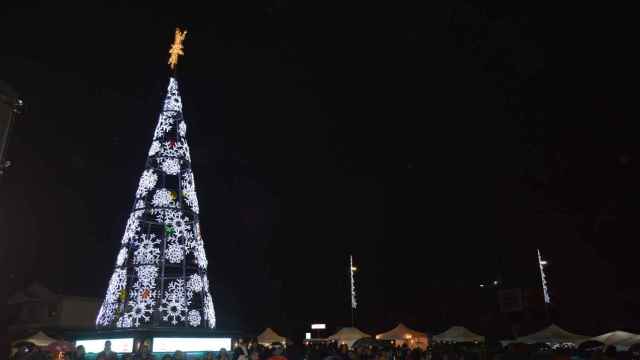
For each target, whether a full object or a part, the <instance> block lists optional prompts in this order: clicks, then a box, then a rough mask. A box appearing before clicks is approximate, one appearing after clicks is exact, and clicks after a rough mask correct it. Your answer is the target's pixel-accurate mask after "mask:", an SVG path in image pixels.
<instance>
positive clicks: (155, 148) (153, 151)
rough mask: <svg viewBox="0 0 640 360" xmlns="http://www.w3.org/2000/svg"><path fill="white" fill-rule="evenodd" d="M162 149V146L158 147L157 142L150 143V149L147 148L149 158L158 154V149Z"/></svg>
mask: <svg viewBox="0 0 640 360" xmlns="http://www.w3.org/2000/svg"><path fill="white" fill-rule="evenodd" d="M161 148H162V145H160V142H159V141H154V142H152V143H151V147H150V148H149V156H153V155H155V154H157V153H158V151H160V149H161Z"/></svg>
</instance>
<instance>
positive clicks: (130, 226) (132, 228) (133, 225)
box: [121, 211, 142, 244]
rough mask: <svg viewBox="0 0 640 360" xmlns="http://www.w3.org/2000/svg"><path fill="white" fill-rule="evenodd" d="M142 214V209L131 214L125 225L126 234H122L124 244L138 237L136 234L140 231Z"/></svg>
mask: <svg viewBox="0 0 640 360" xmlns="http://www.w3.org/2000/svg"><path fill="white" fill-rule="evenodd" d="M140 215H142V211H132V212H131V214H129V219H128V220H127V226H125V228H124V234H123V235H122V241H121V242H122V244H126V243H128V242H129V241H131V240H134V239H135V238H136V234H137V233H138V231H140Z"/></svg>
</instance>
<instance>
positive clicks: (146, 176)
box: [136, 169, 158, 198]
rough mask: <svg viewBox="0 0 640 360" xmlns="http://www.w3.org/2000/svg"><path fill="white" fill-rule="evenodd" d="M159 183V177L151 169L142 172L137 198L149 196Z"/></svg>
mask: <svg viewBox="0 0 640 360" xmlns="http://www.w3.org/2000/svg"><path fill="white" fill-rule="evenodd" d="M157 182H158V175H156V173H155V172H153V170H151V169H147V170H145V171H143V172H142V176H140V183H139V184H138V190H137V191H136V197H139V198H140V197H143V196H145V195H147V193H148V192H149V190H151V189H153V188H154V187H155V186H156V183H157Z"/></svg>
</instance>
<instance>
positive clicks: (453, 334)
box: [433, 326, 484, 342]
mask: <svg viewBox="0 0 640 360" xmlns="http://www.w3.org/2000/svg"><path fill="white" fill-rule="evenodd" d="M433 340H434V341H438V342H483V341H484V336H482V335H478V334H476V333H474V332H472V331H471V330H469V329H467V328H466V327H464V326H452V327H450V328H449V329H448V330H447V331H445V332H443V333H440V334H438V335H434V336H433Z"/></svg>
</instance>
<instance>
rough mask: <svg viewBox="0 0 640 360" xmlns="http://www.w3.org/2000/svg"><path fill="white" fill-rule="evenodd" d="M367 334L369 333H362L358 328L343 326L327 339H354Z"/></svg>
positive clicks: (364, 336)
mask: <svg viewBox="0 0 640 360" xmlns="http://www.w3.org/2000/svg"><path fill="white" fill-rule="evenodd" d="M369 336H370V335H368V334H365V333H363V332H362V331H360V330H359V329H358V328H354V327H345V328H342V329H340V331H338V332H337V333H335V334H333V335H331V336H329V337H328V339H329V340H336V341H356V340H359V339H362V338H366V337H369Z"/></svg>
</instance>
